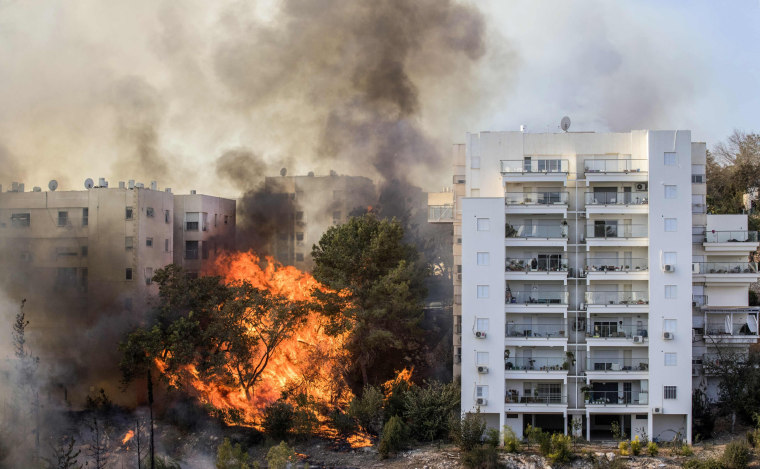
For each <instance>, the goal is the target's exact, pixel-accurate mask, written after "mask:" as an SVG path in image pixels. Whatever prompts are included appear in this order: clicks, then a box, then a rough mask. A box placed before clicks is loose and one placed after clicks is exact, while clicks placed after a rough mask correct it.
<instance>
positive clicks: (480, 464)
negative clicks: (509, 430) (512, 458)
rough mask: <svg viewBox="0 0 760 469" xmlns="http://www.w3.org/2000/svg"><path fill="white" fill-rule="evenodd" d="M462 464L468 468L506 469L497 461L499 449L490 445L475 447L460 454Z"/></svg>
mask: <svg viewBox="0 0 760 469" xmlns="http://www.w3.org/2000/svg"><path fill="white" fill-rule="evenodd" d="M462 464H463V465H464V467H467V468H470V469H506V467H507V465H506V464H504V463H503V462H501V461H499V451H498V450H497V449H496V448H492V447H490V446H486V447H480V448H475V449H472V450H470V451H467V452H466V453H464V454H463V455H462Z"/></svg>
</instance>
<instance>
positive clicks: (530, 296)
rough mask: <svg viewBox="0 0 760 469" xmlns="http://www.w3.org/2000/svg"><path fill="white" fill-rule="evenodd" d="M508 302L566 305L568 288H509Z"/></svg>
mask: <svg viewBox="0 0 760 469" xmlns="http://www.w3.org/2000/svg"><path fill="white" fill-rule="evenodd" d="M504 300H505V301H506V303H510V304H514V303H518V304H548V305H566V304H567V290H507V292H506V294H505V295H504Z"/></svg>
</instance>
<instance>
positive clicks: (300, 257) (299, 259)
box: [296, 252, 303, 262]
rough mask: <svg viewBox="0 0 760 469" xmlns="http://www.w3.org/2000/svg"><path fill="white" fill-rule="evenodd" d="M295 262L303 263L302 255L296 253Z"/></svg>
mask: <svg viewBox="0 0 760 469" xmlns="http://www.w3.org/2000/svg"><path fill="white" fill-rule="evenodd" d="M296 262H303V253H302V252H297V253H296Z"/></svg>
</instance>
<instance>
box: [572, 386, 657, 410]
mask: <svg viewBox="0 0 760 469" xmlns="http://www.w3.org/2000/svg"><path fill="white" fill-rule="evenodd" d="M584 394H585V398H586V406H588V407H619V406H623V407H628V406H646V405H648V404H649V393H648V392H643V391H594V390H593V389H591V390H588V391H585V392H584ZM608 411H609V410H608Z"/></svg>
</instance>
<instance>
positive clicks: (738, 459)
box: [721, 441, 752, 469]
mask: <svg viewBox="0 0 760 469" xmlns="http://www.w3.org/2000/svg"><path fill="white" fill-rule="evenodd" d="M751 451H752V450H751V449H750V446H749V445H748V444H747V443H746V442H744V441H732V442H731V443H729V444H727V445H726V448H725V449H724V450H723V456H722V457H721V462H722V463H723V465H724V466H725V467H726V469H744V468H746V467H747V464H748V463H749V458H750V455H751Z"/></svg>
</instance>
